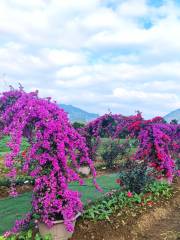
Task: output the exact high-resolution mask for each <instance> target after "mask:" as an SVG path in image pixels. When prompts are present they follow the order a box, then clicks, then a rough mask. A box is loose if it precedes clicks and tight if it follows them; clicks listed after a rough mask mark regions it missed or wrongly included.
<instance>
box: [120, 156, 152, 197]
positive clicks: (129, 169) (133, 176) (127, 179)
mask: <svg viewBox="0 0 180 240" xmlns="http://www.w3.org/2000/svg"><path fill="white" fill-rule="evenodd" d="M119 179H120V180H121V181H122V183H123V185H124V186H125V188H126V189H127V190H130V191H131V192H135V193H141V192H142V191H143V190H144V189H145V187H146V186H147V185H148V184H149V183H151V182H152V180H153V179H152V177H151V176H150V172H149V169H148V168H147V165H146V164H145V163H143V162H138V161H133V160H129V161H127V163H126V164H125V166H124V171H123V172H121V173H120V174H119Z"/></svg>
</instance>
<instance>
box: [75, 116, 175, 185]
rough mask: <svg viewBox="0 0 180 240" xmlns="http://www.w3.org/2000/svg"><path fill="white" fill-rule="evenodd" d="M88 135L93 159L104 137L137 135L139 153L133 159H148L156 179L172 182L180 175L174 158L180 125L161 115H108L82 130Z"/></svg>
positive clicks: (87, 140)
mask: <svg viewBox="0 0 180 240" xmlns="http://www.w3.org/2000/svg"><path fill="white" fill-rule="evenodd" d="M79 131H80V132H81V134H82V135H84V136H85V138H86V142H87V145H88V147H89V151H90V154H91V157H92V158H95V153H96V149H97V146H98V144H99V142H100V139H101V138H102V137H110V138H112V139H116V138H126V139H127V140H128V139H130V138H135V139H137V140H138V147H137V152H136V153H135V154H134V155H133V156H132V159H133V160H140V161H145V162H146V163H147V166H149V167H151V168H153V169H154V170H155V171H154V175H155V176H156V178H162V177H166V178H168V180H169V181H170V182H171V181H172V179H173V176H175V175H177V174H179V170H178V169H177V168H176V166H175V159H177V158H179V157H180V124H168V123H166V122H165V121H164V119H163V118H162V117H155V118H153V119H151V120H144V119H143V117H142V115H141V113H140V112H138V113H137V114H136V115H134V116H129V117H126V116H123V115H120V114H111V113H109V114H105V115H103V116H101V117H99V118H97V119H96V120H94V121H92V122H90V123H89V124H87V125H86V126H85V127H84V129H80V130H79Z"/></svg>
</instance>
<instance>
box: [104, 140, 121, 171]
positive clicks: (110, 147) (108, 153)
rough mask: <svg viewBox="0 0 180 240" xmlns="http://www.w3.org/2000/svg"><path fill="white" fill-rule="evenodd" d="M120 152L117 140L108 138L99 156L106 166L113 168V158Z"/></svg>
mask: <svg viewBox="0 0 180 240" xmlns="http://www.w3.org/2000/svg"><path fill="white" fill-rule="evenodd" d="M119 152H120V145H119V143H118V142H117V141H113V140H109V141H108V142H107V143H105V144H104V145H103V152H102V153H101V157H102V159H103V161H104V162H105V164H106V167H107V168H113V166H114V164H115V160H116V158H117V157H118V155H119Z"/></svg>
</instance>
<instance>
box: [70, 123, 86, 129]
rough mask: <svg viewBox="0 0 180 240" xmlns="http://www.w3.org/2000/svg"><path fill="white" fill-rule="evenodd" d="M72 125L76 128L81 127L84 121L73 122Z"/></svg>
mask: <svg viewBox="0 0 180 240" xmlns="http://www.w3.org/2000/svg"><path fill="white" fill-rule="evenodd" d="M72 125H73V127H74V128H75V129H78V128H83V127H84V126H85V123H82V122H74V123H73V124H72Z"/></svg>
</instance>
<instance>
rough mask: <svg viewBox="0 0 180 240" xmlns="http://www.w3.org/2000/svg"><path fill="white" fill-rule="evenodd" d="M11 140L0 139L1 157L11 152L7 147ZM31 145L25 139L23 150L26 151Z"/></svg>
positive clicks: (6, 137) (5, 137)
mask: <svg viewBox="0 0 180 240" xmlns="http://www.w3.org/2000/svg"><path fill="white" fill-rule="evenodd" d="M9 140H10V137H8V136H4V137H3V138H1V139H0V157H1V156H4V155H5V154H6V153H7V152H9V150H10V149H9V148H8V147H7V146H6V144H7V142H8V141H9ZM28 146H29V144H28V143H27V141H26V140H25V139H23V140H22V145H21V150H22V151H23V150H25V149H26V148H27V147H28Z"/></svg>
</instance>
